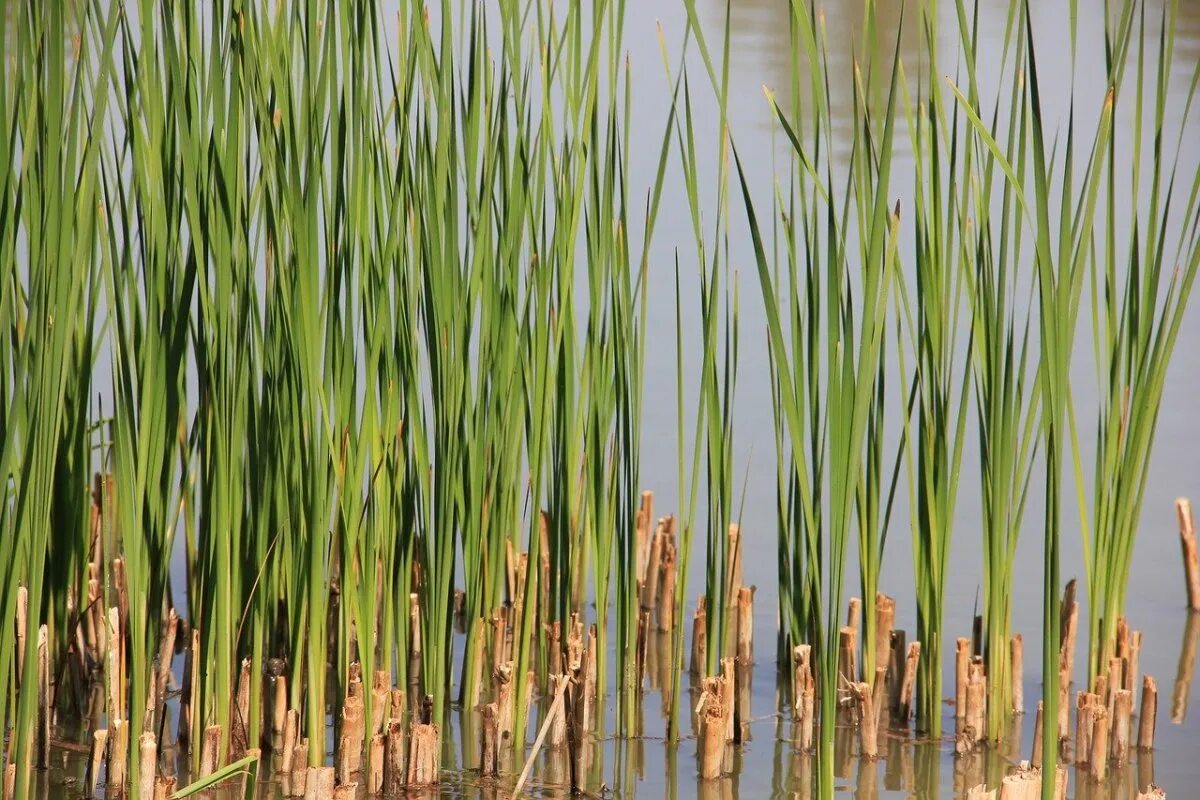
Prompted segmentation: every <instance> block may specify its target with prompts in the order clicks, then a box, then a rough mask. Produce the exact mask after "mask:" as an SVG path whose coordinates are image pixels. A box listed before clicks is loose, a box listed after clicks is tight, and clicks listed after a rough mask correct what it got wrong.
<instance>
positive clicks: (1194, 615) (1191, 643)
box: [1171, 611, 1200, 725]
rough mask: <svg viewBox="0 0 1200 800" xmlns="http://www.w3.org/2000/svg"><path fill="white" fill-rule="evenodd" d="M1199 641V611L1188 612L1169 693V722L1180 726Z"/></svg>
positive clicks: (1184, 712)
mask: <svg viewBox="0 0 1200 800" xmlns="http://www.w3.org/2000/svg"><path fill="white" fill-rule="evenodd" d="M1198 640H1200V611H1189V612H1188V617H1187V624H1186V625H1184V628H1183V644H1182V645H1181V646H1180V649H1179V666H1178V668H1176V670H1175V690H1174V691H1173V692H1172V693H1171V722H1174V723H1175V724H1176V725H1182V724H1183V722H1184V720H1185V719H1187V707H1188V693H1189V692H1190V691H1191V685H1192V673H1193V672H1194V671H1195V669H1196V643H1197V641H1198Z"/></svg>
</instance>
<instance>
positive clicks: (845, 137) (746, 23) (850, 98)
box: [705, 0, 921, 156]
mask: <svg viewBox="0 0 1200 800" xmlns="http://www.w3.org/2000/svg"><path fill="white" fill-rule="evenodd" d="M904 5H905V4H904V3H879V4H877V6H876V9H875V14H874V19H873V20H872V22H873V24H874V30H875V37H874V41H873V43H866V44H871V45H872V51H871V52H870V53H868V54H866V55H867V56H868V57H866V58H864V44H865V43H864V30H865V29H866V23H867V20H866V18H865V14H864V11H865V8H864V6H865V4H864V3H863V2H861V0H843V1H842V2H834V3H826V4H824V10H825V12H826V13H825V29H826V32H827V43H828V48H827V57H828V66H829V71H828V75H827V77H828V80H829V94H830V109H831V125H832V129H833V138H834V146H835V148H841V147H846V143H848V142H849V141H850V140H851V136H850V133H851V132H852V126H853V124H854V122H853V120H854V64H855V62H856V61H857V62H858V63H860V64H874V65H877V71H876V73H875V74H874V75H873V76H872V81H873V83H874V84H875V85H883V86H886V81H887V80H889V79H890V77H891V65H892V58H893V55H894V52H895V48H896V46H897V43H898V44H899V47H900V58H901V60H902V61H903V62H905V63H907V64H914V63H916V60H917V58H918V57H919V46H920V38H921V37H920V31H919V30H918V24H917V16H916V15H915V14H912V13H910V14H908V15H907V16H908V18H907V20H905V22H904V23H903V30H901V19H902V18H903V17H904V13H903V11H904ZM709 6H710V7H709V10H708V14H707V15H706V18H705V23H706V25H707V26H708V27H709V29H712V30H717V29H719V27H718V26H719V25H720V24H721V22H722V21H723V19H724V14H725V9H726V3H725V2H724V0H710V4H709ZM729 8H730V15H731V17H730V25H729V28H730V39H731V55H732V59H733V61H732V63H733V67H734V68H735V69H736V70H737V71H739V72H744V73H746V74H750V75H754V76H755V78H756V81H757V82H758V83H761V84H764V85H766V86H767V87H768V88H770V89H772V90H774V91H775V92H776V93H777V96H778V99H779V101H780V105H781V106H782V107H783V108H784V109H785V111H786V113H788V114H789V115H792V114H793V113H794V111H795V109H794V108H793V107H792V105H793V104H792V102H791V99H790V87H791V80H792V79H791V56H792V52H793V49H795V50H796V51H797V52H802V49H803V45H801V44H800V43H799V42H796V43H793V42H792V41H791V38H790V31H789V25H788V13H789V12H788V0H745V2H739V3H734V4H732V5H731V6H730V7H729ZM751 60H753V63H746V62H748V61H751ZM806 67H807V65H803V66H802V72H801V74H800V76H799V77H800V82H801V85H802V86H808V85H809V84H808V82H809V78H810V73H809V71H808V70H807V68H806ZM907 72H908V74H909V75H916V74H917V73H918V71H917V70H915V69H909V70H907ZM913 88H914V89H915V87H913ZM747 101H748V102H753V103H759V104H761V108H762V109H763V110H764V113H762V114H759V115H756V116H755V118H756V119H757V120H758V121H759V124H760V125H762V126H764V127H770V126H771V122H770V120H769V118H768V115H767V113H766V111H765V109H766V107H767V106H766V102H765V100H763V99H762V95H761V94H759V93H757V92H754V93H752V94H750V95H749V96H748V97H747ZM735 116H736V115H735ZM896 145H897V150H898V151H899V152H901V153H903V152H906V151H907V148H908V145H909V143H908V139H907V137H905V136H897V137H896ZM847 152H848V150H845V151H842V150H839V151H838V153H837V155H838V156H843V155H845V154H846V153H847Z"/></svg>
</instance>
